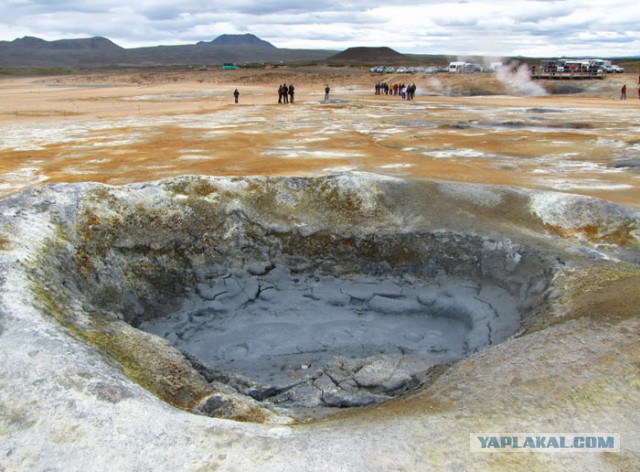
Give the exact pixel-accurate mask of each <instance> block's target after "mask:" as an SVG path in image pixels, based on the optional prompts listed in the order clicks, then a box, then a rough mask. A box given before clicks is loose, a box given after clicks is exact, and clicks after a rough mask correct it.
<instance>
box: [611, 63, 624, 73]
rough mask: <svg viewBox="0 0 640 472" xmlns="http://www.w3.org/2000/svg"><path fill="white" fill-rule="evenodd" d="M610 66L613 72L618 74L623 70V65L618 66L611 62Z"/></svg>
mask: <svg viewBox="0 0 640 472" xmlns="http://www.w3.org/2000/svg"><path fill="white" fill-rule="evenodd" d="M611 68H612V69H613V72H616V73H618V74H622V73H623V72H624V67H620V66H617V65H615V64H613V65H612V66H611Z"/></svg>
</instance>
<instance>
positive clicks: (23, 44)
mask: <svg viewBox="0 0 640 472" xmlns="http://www.w3.org/2000/svg"><path fill="white" fill-rule="evenodd" d="M0 43H6V41H0ZM9 44H11V45H13V46H14V47H16V48H23V49H65V50H85V49H102V50H117V49H123V48H121V47H120V46H118V45H117V44H115V43H114V42H112V41H110V40H108V39H107V38H102V37H95V38H83V39H59V40H57V41H45V40H44V39H40V38H34V37H33V36H25V37H24V38H18V39H15V40H13V41H11V42H10V43H9Z"/></svg>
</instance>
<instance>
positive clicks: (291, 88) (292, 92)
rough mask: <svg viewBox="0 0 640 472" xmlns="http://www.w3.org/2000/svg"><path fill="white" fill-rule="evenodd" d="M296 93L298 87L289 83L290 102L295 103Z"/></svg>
mask: <svg viewBox="0 0 640 472" xmlns="http://www.w3.org/2000/svg"><path fill="white" fill-rule="evenodd" d="M294 93H296V88H295V87H294V86H293V84H289V102H291V103H293V94H294Z"/></svg>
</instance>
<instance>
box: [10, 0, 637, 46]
mask: <svg viewBox="0 0 640 472" xmlns="http://www.w3.org/2000/svg"><path fill="white" fill-rule="evenodd" d="M395 3H397V2H392V1H390V0H386V1H378V0H354V1H351V0H313V1H289V0H258V1H250V0H229V1H225V2H223V1H203V0H133V1H132V0H91V1H86V0H1V3H0V40H13V39H15V38H19V37H22V36H36V37H39V38H43V39H47V40H55V39H67V38H84V37H92V36H104V37H107V38H109V39H111V40H112V41H114V42H115V43H117V44H119V45H120V46H123V47H125V48H133V47H141V46H157V45H160V44H164V45H171V44H190V43H195V42H198V41H211V40H212V39H215V38H216V37H217V36H219V35H221V34H244V33H253V34H255V35H256V36H258V37H260V38H261V39H264V40H266V41H269V42H270V43H272V44H273V45H275V46H277V47H280V48H305V49H307V48H308V49H335V50H343V49H346V48H348V47H353V46H389V47H392V48H394V49H396V50H397V51H400V52H404V53H422V54H450V55H464V54H485V55H496V56H501V55H504V56H506V55H524V56H561V55H570V56H604V57H607V56H630V55H634V56H636V55H640V2H639V1H638V0H557V1H556V0H479V1H475V0H473V1H457V0H456V1H454V0H420V1H418V0H400V2H399V3H398V4H397V5H395Z"/></svg>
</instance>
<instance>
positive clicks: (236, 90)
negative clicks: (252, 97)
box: [233, 89, 240, 103]
mask: <svg viewBox="0 0 640 472" xmlns="http://www.w3.org/2000/svg"><path fill="white" fill-rule="evenodd" d="M239 96H240V92H239V91H238V89H235V90H234V91H233V98H235V99H236V103H238V97H239Z"/></svg>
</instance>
